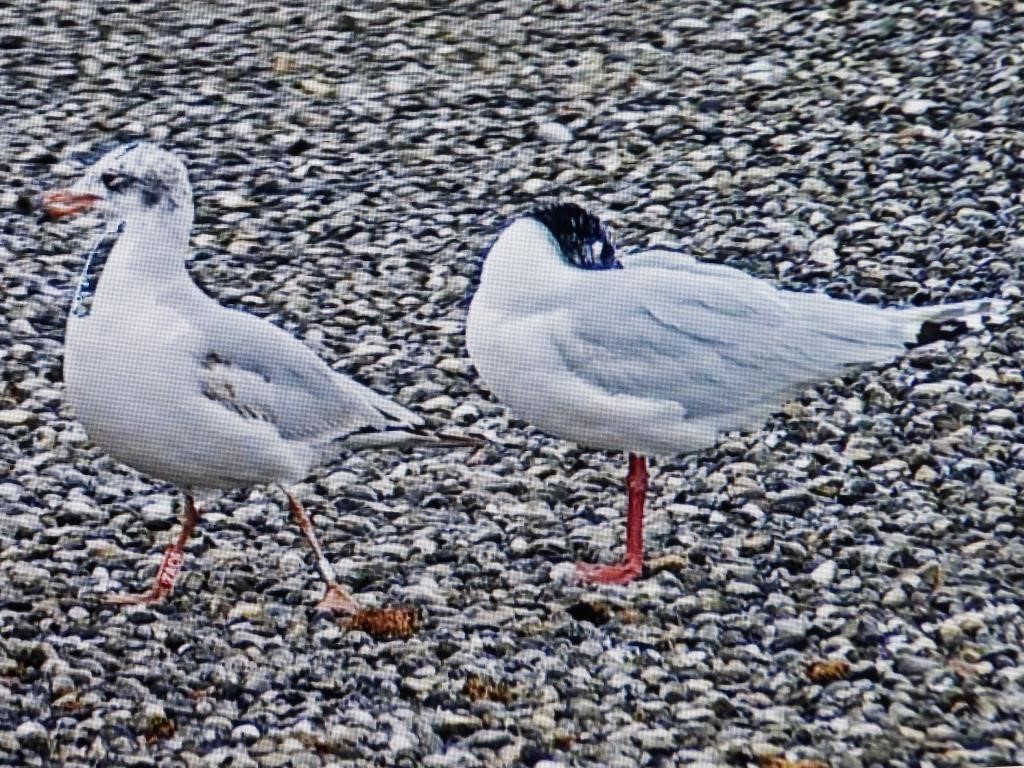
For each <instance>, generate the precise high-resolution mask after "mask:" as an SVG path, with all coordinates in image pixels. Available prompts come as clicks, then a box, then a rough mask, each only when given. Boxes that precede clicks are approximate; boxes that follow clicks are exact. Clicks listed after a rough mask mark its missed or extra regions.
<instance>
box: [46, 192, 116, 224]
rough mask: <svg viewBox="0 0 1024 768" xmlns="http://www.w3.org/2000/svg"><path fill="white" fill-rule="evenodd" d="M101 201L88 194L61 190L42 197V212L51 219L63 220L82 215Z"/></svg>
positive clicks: (100, 198)
mask: <svg viewBox="0 0 1024 768" xmlns="http://www.w3.org/2000/svg"><path fill="white" fill-rule="evenodd" d="M102 199H103V198H102V197H101V196H100V195H94V194H91V193H88V192H69V191H68V190H63V189H61V190H57V191H55V192H47V193H46V194H44V195H43V210H44V211H46V215H47V216H49V217H50V218H51V219H64V218H67V217H68V216H77V215H78V214H80V213H84V212H85V211H87V210H89V209H90V208H92V207H93V206H94V205H95V204H96V203H98V202H99V201H100V200H102Z"/></svg>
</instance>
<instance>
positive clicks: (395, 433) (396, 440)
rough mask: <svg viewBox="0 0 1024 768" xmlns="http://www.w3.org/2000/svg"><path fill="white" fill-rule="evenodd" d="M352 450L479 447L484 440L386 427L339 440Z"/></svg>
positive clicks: (353, 434) (470, 436)
mask: <svg viewBox="0 0 1024 768" xmlns="http://www.w3.org/2000/svg"><path fill="white" fill-rule="evenodd" d="M338 442H340V444H341V445H343V446H344V447H345V448H349V449H352V450H363V449H366V448H479V447H480V446H482V445H483V444H484V443H485V442H486V441H485V440H484V439H483V438H481V437H476V436H473V435H449V434H443V433H438V434H432V433H429V432H422V431H419V430H415V429H408V428H404V429H386V430H372V431H371V430H367V431H361V432H354V433H352V434H349V435H346V436H345V437H343V438H342V439H341V440H339V441H338Z"/></svg>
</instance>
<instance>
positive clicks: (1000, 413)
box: [985, 408, 1017, 429]
mask: <svg viewBox="0 0 1024 768" xmlns="http://www.w3.org/2000/svg"><path fill="white" fill-rule="evenodd" d="M985 421H987V422H988V423H989V424H997V425H998V426H1000V427H1006V428H1007V429H1012V428H1013V427H1015V426H1016V425H1017V414H1015V413H1014V412H1013V411H1011V410H1010V409H1008V408H996V409H994V410H991V411H989V412H988V413H986V414H985Z"/></svg>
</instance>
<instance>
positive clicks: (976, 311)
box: [901, 299, 1010, 347]
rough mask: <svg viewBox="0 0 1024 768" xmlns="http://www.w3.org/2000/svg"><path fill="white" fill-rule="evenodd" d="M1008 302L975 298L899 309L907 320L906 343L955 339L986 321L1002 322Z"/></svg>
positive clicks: (925, 342) (996, 323) (929, 342)
mask: <svg viewBox="0 0 1024 768" xmlns="http://www.w3.org/2000/svg"><path fill="white" fill-rule="evenodd" d="M1009 306H1010V304H1009V302H1008V301H1004V300H1003V299H977V300H974V301H964V302H959V303H957V304H938V305H935V306H931V307H914V308H913V309H904V310H901V311H902V312H903V314H904V315H906V316H907V317H908V319H909V321H910V322H909V323H908V325H907V333H906V342H905V343H906V345H907V346H908V347H919V346H923V345H925V344H931V343H932V342H934V341H943V340H951V339H956V338H958V337H960V336H962V335H963V334H964V333H966V332H968V331H978V330H981V329H982V328H984V327H985V326H986V325H988V324H995V325H998V324H1000V323H1004V322H1006V320H1007V317H1006V314H1005V313H1006V310H1007V309H1008V308H1009Z"/></svg>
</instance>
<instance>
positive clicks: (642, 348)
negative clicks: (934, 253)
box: [466, 204, 1005, 583]
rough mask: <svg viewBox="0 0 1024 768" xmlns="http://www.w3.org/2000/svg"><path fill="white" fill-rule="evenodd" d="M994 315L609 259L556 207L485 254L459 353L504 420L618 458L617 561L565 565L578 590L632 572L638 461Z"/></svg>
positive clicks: (734, 273)
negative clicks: (625, 460) (624, 470)
mask: <svg viewBox="0 0 1024 768" xmlns="http://www.w3.org/2000/svg"><path fill="white" fill-rule="evenodd" d="M1003 309H1005V302H1002V301H999V300H988V299H985V300H979V301H968V302H963V303H959V304H946V305H941V306H930V307H913V308H906V309H902V308H880V307H876V306H869V305H865V304H858V303H855V302H852V301H841V300H837V299H833V298H831V297H829V296H826V295H823V294H816V293H798V292H794V291H786V290H780V289H778V288H776V287H775V286H773V285H772V284H771V283H768V282H766V281H764V280H759V279H757V278H754V277H752V276H750V275H748V274H746V273H744V272H741V271H739V270H737V269H733V268H731V267H727V266H722V265H718V264H707V263H701V262H698V261H696V260H694V259H692V258H690V257H687V256H685V255H683V254H680V253H676V252H672V251H661V250H653V251H644V252H637V253H633V254H631V255H624V256H622V257H621V259H620V258H619V257H618V256H617V255H616V251H615V248H614V246H613V245H612V242H611V239H610V237H609V236H608V233H607V232H606V230H605V228H604V227H603V226H602V224H601V222H600V221H599V220H598V218H597V217H595V216H593V215H591V214H589V213H587V212H586V211H585V210H583V209H582V208H580V207H579V206H576V205H572V204H559V205H551V206H545V207H540V208H537V209H536V210H534V211H533V212H531V213H530V214H528V215H526V216H523V217H521V218H519V219H517V220H515V221H513V222H512V223H511V224H510V225H509V226H508V227H507V228H506V229H505V230H504V231H503V232H502V233H501V235H500V236H499V237H498V239H497V240H496V241H495V242H494V244H493V245H492V246H491V248H490V250H489V251H488V253H487V255H486V258H485V261H484V265H483V272H482V275H481V279H480V285H479V287H478V289H477V291H476V293H475V294H474V296H473V299H472V303H471V305H470V310H469V317H468V319H467V323H466V346H467V347H468V349H469V353H470V356H471V357H472V360H473V364H474V365H475V366H476V369H477V370H478V371H479V373H480V376H481V378H482V379H483V380H484V382H485V383H486V384H487V386H488V387H489V388H490V389H491V390H492V391H493V392H494V393H495V394H496V395H497V396H498V397H499V398H501V400H503V401H504V402H505V403H506V404H507V405H508V406H509V407H510V408H511V409H512V410H513V411H514V412H515V413H516V414H517V415H518V416H519V417H521V418H523V419H525V420H527V421H529V422H531V423H532V424H534V425H535V426H537V427H539V428H540V429H543V430H545V431H547V432H550V433H551V434H553V435H556V436H558V437H562V438H565V439H568V440H573V441H575V442H578V443H580V444H582V445H585V446H589V447H592V448H601V449H609V450H623V451H628V452H629V454H630V462H629V478H628V481H627V489H628V492H629V509H628V513H627V534H626V557H625V559H624V560H623V561H622V562H621V563H620V564H616V565H612V566H595V565H589V564H579V565H578V569H579V571H580V574H581V575H582V576H583V577H584V578H586V579H588V580H591V581H595V582H600V583H624V582H628V581H630V580H632V579H633V578H635V577H636V576H638V575H639V574H640V572H641V570H642V567H643V527H642V525H643V504H644V495H645V492H646V487H647V471H646V461H645V458H644V457H645V456H646V455H650V454H655V455H673V454H680V453H686V452H690V451H697V450H700V449H703V448H707V447H709V446H711V445H713V444H714V443H715V442H716V440H717V439H718V437H719V436H720V435H721V434H723V433H726V432H730V431H733V430H743V429H751V428H755V427H757V426H758V425H759V424H760V423H761V422H762V421H763V420H764V419H765V417H767V416H768V415H769V414H770V413H772V411H774V410H777V409H778V408H779V406H780V405H782V403H784V402H785V401H786V400H787V399H789V398H791V397H793V396H794V395H796V394H797V393H799V391H800V390H801V388H803V387H805V386H807V385H809V384H811V383H814V382H816V381H820V380H826V379H829V378H832V377H834V376H836V375H838V374H840V373H842V372H843V370H844V369H845V368H847V367H849V366H854V365H866V364H871V363H875V362H881V361H884V360H887V359H890V358H893V357H896V356H898V355H899V354H900V353H901V352H902V351H904V350H905V349H906V347H907V346H909V345H914V344H919V343H927V342H928V341H929V340H934V339H935V338H937V336H936V334H937V333H938V334H940V335H941V334H942V333H944V332H948V331H953V330H956V331H960V330H963V328H964V327H965V326H966V327H970V328H973V327H977V326H978V325H979V324H980V322H981V320H982V319H983V317H984V316H986V315H989V314H992V313H998V312H1000V311H1002V310H1003ZM947 321H956V322H955V323H954V325H955V326H956V328H955V329H954V328H950V327H948V324H947V325H944V323H946V322H947Z"/></svg>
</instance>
